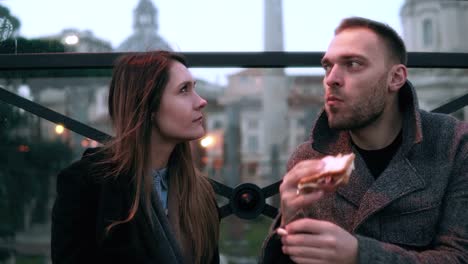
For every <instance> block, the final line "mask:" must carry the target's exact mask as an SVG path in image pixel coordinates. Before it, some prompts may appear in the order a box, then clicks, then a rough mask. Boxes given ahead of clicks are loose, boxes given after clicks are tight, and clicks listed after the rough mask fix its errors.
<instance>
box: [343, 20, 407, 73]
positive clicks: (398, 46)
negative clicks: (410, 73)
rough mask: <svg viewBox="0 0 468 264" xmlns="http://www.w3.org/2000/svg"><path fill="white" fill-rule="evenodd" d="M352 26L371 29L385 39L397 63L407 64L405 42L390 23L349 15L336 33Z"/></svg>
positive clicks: (390, 53)
mask: <svg viewBox="0 0 468 264" xmlns="http://www.w3.org/2000/svg"><path fill="white" fill-rule="evenodd" d="M350 28H367V29H370V30H371V31H373V32H374V33H375V34H377V36H379V37H380V38H381V39H382V40H383V41H384V43H385V45H386V46H387V49H388V51H389V55H390V57H391V58H392V59H394V60H395V61H396V62H397V63H401V64H403V65H406V62H407V54H406V47H405V43H404V42H403V40H402V39H401V37H400V36H399V35H398V33H397V32H396V31H395V30H394V29H393V28H391V27H390V26H389V25H387V24H384V23H381V22H378V21H374V20H371V19H367V18H363V17H349V18H345V19H343V20H342V21H341V23H340V24H339V25H338V27H337V28H336V29H335V35H338V33H340V32H342V31H344V30H346V29H350Z"/></svg>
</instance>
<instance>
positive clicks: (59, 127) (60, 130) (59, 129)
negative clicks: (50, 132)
mask: <svg viewBox="0 0 468 264" xmlns="http://www.w3.org/2000/svg"><path fill="white" fill-rule="evenodd" d="M63 132H65V127H63V126H62V125H56V126H55V133H56V134H57V135H61V134H63Z"/></svg>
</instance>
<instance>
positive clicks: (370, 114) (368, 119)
mask: <svg viewBox="0 0 468 264" xmlns="http://www.w3.org/2000/svg"><path fill="white" fill-rule="evenodd" d="M385 85H386V82H385V80H383V79H381V80H380V81H379V82H377V83H376V84H375V86H374V89H373V90H372V91H373V93H372V94H370V95H369V96H365V97H364V96H363V97H361V100H359V101H358V102H355V103H354V104H353V105H352V106H350V109H349V110H348V112H347V113H340V112H339V111H334V110H333V107H331V108H330V109H329V110H328V111H327V114H328V116H330V114H332V115H334V119H330V118H329V126H330V128H332V129H337V130H357V129H361V128H364V127H367V126H369V125H370V124H372V123H373V122H375V121H376V120H377V119H379V118H380V117H381V116H382V114H383V112H384V109H385V99H386V94H385ZM340 111H345V110H343V109H340Z"/></svg>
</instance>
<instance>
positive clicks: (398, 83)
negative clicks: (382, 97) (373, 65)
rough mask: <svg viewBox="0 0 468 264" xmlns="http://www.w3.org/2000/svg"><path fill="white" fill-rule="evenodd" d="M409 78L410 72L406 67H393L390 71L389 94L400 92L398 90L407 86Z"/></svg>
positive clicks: (399, 65)
mask: <svg viewBox="0 0 468 264" xmlns="http://www.w3.org/2000/svg"><path fill="white" fill-rule="evenodd" d="M407 77H408V70H407V69H406V66H405V65H403V64H396V65H393V66H392V68H391V69H390V78H389V83H388V90H389V92H398V90H400V88H401V87H403V85H404V84H405V82H406V78H407Z"/></svg>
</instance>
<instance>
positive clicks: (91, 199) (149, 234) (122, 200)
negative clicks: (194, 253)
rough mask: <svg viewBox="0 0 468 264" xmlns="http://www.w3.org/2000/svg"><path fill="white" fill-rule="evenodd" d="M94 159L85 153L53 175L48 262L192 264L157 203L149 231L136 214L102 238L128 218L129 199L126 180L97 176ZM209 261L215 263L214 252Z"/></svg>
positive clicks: (148, 222) (100, 170)
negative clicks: (53, 187) (112, 224)
mask: <svg viewBox="0 0 468 264" xmlns="http://www.w3.org/2000/svg"><path fill="white" fill-rule="evenodd" d="M98 156H99V155H86V154H85V155H84V157H83V158H82V159H81V160H80V161H78V162H75V163H74V164H72V165H71V166H69V167H68V168H66V169H64V170H63V171H61V172H60V174H59V175H58V177H57V197H56V200H55V204H54V207H53V211H52V239H51V251H52V252H51V253H52V262H53V263H56V264H58V263H113V264H115V263H153V264H154V263H191V261H190V260H189V259H187V256H185V259H184V255H183V253H182V250H181V247H180V243H179V242H178V241H177V240H176V236H175V234H174V230H173V226H171V224H169V221H168V217H166V215H165V213H164V211H163V209H162V208H161V206H160V205H159V203H157V205H156V206H155V207H156V208H155V216H156V217H155V219H154V220H153V227H152V226H151V220H150V219H149V217H147V216H146V215H145V214H144V213H143V210H138V211H137V214H136V215H135V218H134V219H133V220H132V221H130V222H128V223H125V224H120V225H117V226H115V227H114V228H112V229H111V231H110V233H109V234H108V235H105V232H106V227H107V226H108V225H109V224H110V223H111V222H113V221H115V220H122V219H125V218H126V216H127V215H128V212H129V208H130V207H131V202H132V200H133V198H132V191H131V189H130V186H131V183H130V182H129V180H128V178H129V177H118V178H117V179H113V178H112V179H111V178H108V179H106V180H103V179H102V177H99V176H102V173H104V171H105V169H104V168H103V167H102V166H100V167H99V166H94V164H95V163H96V161H97V160H99V158H98ZM169 217H170V216H169ZM171 222H173V221H171ZM212 263H219V255H218V252H215V256H214V260H213V262H212Z"/></svg>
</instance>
